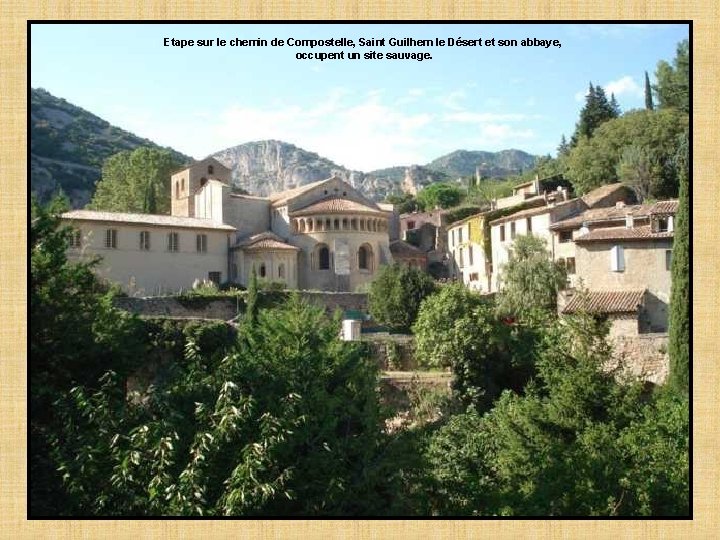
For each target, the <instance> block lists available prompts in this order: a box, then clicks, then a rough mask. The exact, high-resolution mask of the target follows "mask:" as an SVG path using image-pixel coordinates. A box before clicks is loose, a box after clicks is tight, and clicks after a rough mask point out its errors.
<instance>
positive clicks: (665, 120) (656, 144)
mask: <svg viewBox="0 0 720 540" xmlns="http://www.w3.org/2000/svg"><path fill="white" fill-rule="evenodd" d="M688 121H689V120H688V115H687V114H685V113H682V112H680V111H678V110H674V109H663V110H657V111H646V110H640V111H632V112H629V113H626V114H624V115H623V116H621V117H620V118H615V119H613V120H610V121H608V122H605V123H604V124H603V125H602V126H600V127H599V128H597V130H596V131H595V133H594V135H593V137H592V139H583V140H581V141H580V142H578V144H577V146H576V147H575V148H573V149H572V150H571V151H570V153H569V154H568V156H567V158H566V159H565V160H564V162H565V164H566V166H567V177H568V178H569V179H570V180H571V181H572V183H573V186H574V187H575V191H576V192H577V193H578V194H583V193H587V192H588V191H591V190H593V189H595V188H597V187H600V186H602V185H605V184H611V183H614V182H617V181H618V180H619V178H618V164H619V163H620V160H621V158H622V155H623V152H624V151H625V149H626V148H627V147H628V146H633V145H634V146H636V147H639V148H644V149H645V150H646V151H647V152H648V153H649V155H650V159H651V160H652V161H654V162H656V163H657V164H659V166H660V167H661V173H660V175H659V179H658V181H657V182H658V183H657V185H656V187H655V188H654V190H653V191H652V192H651V194H650V196H651V197H653V198H667V197H674V196H677V189H678V181H677V172H676V167H675V162H674V156H675V153H676V151H677V144H678V143H677V141H678V137H679V136H680V135H681V134H682V133H683V132H684V131H685V130H686V129H687V127H688Z"/></svg>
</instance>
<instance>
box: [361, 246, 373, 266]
mask: <svg viewBox="0 0 720 540" xmlns="http://www.w3.org/2000/svg"><path fill="white" fill-rule="evenodd" d="M372 267H373V255H372V248H371V247H370V246H369V245H368V244H363V245H362V246H360V248H359V249H358V268H359V269H360V270H372Z"/></svg>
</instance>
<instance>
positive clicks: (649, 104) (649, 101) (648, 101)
mask: <svg viewBox="0 0 720 540" xmlns="http://www.w3.org/2000/svg"><path fill="white" fill-rule="evenodd" d="M645 109H647V110H648V111H652V110H653V109H655V105H654V104H653V97H652V87H651V86H650V77H648V72H647V71H646V72H645Z"/></svg>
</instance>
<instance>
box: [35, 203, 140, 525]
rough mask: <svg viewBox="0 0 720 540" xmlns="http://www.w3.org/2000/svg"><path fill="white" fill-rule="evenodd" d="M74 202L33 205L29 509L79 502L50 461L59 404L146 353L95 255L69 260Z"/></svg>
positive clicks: (136, 325)
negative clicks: (66, 216) (63, 222)
mask: <svg viewBox="0 0 720 540" xmlns="http://www.w3.org/2000/svg"><path fill="white" fill-rule="evenodd" d="M66 209H67V202H66V201H60V200H55V201H53V202H52V203H51V204H50V205H49V206H48V207H41V206H38V205H37V204H35V201H34V200H33V201H32V203H31V215H32V221H31V227H30V291H29V292H30V328H29V331H30V335H29V338H30V339H29V341H30V359H29V366H28V367H29V370H28V371H29V377H30V403H29V405H30V426H29V432H30V463H31V469H30V475H31V486H30V512H31V514H33V515H43V514H53V515H57V514H60V513H63V512H65V511H66V510H67V508H68V507H69V505H71V504H72V501H71V500H68V498H67V496H66V495H65V494H64V492H63V490H62V488H61V484H60V477H59V475H58V473H57V468H56V467H55V465H54V464H53V463H52V461H51V457H50V456H51V450H52V441H53V440H55V439H57V438H58V437H59V430H60V426H59V420H58V417H57V411H56V409H55V407H54V406H53V403H54V402H55V400H57V399H58V398H61V397H64V396H65V395H67V393H68V392H70V390H71V389H72V388H73V387H76V386H78V385H79V386H82V387H86V388H97V387H98V386H99V384H100V383H99V379H100V377H101V376H102V374H103V373H105V372H106V371H107V370H109V369H113V370H115V371H116V372H117V373H118V376H119V377H127V376H128V374H129V373H131V372H132V371H133V370H134V369H135V368H136V367H137V365H138V362H139V361H140V360H139V359H141V358H143V356H144V348H143V344H142V340H141V339H140V338H139V334H138V332H139V330H140V322H139V321H138V319H137V318H135V317H132V316H130V315H129V314H127V313H124V312H121V311H119V310H117V309H115V308H114V307H113V303H112V299H113V296H114V295H115V291H114V290H111V289H108V288H107V287H106V286H105V285H104V284H102V283H100V282H99V281H98V280H97V278H96V277H95V275H94V273H93V268H94V266H95V264H96V261H94V260H93V261H88V262H80V263H70V262H68V260H67V257H66V255H65V251H66V249H67V243H68V236H69V234H70V229H68V228H67V227H61V226H60V219H59V214H60V213H61V212H63V211H64V210H66Z"/></svg>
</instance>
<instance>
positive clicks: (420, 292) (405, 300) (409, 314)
mask: <svg viewBox="0 0 720 540" xmlns="http://www.w3.org/2000/svg"><path fill="white" fill-rule="evenodd" d="M434 291H435V282H434V281H433V279H432V278H431V277H430V276H429V275H428V274H426V273H425V272H423V271H422V270H419V269H417V268H409V267H407V266H402V265H399V264H397V263H396V264H393V265H389V266H383V267H382V268H381V269H380V272H379V273H378V275H377V277H376V278H375V280H374V281H373V282H372V284H371V285H370V293H369V295H368V307H369V309H370V315H372V318H373V319H374V320H375V321H376V322H377V323H379V324H382V325H386V326H388V327H390V328H391V329H392V330H396V331H402V332H408V331H409V330H410V327H411V326H412V324H413V323H414V322H415V319H416V317H417V313H418V310H419V309H420V303H421V302H422V301H423V300H424V299H425V297H427V296H429V295H430V294H432V293H433V292H434Z"/></svg>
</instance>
